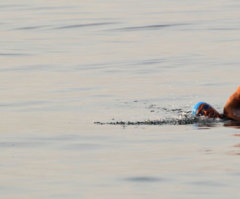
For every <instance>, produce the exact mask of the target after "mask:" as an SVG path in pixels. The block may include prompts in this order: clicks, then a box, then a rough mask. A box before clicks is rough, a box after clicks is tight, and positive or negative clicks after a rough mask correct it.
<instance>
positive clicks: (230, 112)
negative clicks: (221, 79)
mask: <svg viewBox="0 0 240 199" xmlns="http://www.w3.org/2000/svg"><path fill="white" fill-rule="evenodd" d="M223 112H224V115H225V116H226V117H227V118H231V119H234V120H237V121H240V86H239V87H238V89H237V90H236V91H235V92H234V93H233V94H232V95H231V96H230V97H229V99H228V100H227V102H226V104H225V106H224V111H223Z"/></svg>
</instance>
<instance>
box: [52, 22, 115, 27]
mask: <svg viewBox="0 0 240 199" xmlns="http://www.w3.org/2000/svg"><path fill="white" fill-rule="evenodd" d="M112 24H116V23H115V22H103V23H88V24H74V25H66V26H60V27H56V28H55V29H73V28H84V27H93V26H104V25H112Z"/></svg>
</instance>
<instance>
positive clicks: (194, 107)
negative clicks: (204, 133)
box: [192, 102, 210, 115]
mask: <svg viewBox="0 0 240 199" xmlns="http://www.w3.org/2000/svg"><path fill="white" fill-rule="evenodd" d="M202 104H206V105H208V106H209V107H210V105H209V104H207V103H206V102H198V103H197V104H195V105H194V106H193V109H192V114H193V115H197V111H198V108H199V106H200V105H202Z"/></svg>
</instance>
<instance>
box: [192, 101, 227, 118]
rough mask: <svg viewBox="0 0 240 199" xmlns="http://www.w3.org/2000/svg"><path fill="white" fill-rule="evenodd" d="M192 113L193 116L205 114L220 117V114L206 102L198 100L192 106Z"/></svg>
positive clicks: (210, 116)
mask: <svg viewBox="0 0 240 199" xmlns="http://www.w3.org/2000/svg"><path fill="white" fill-rule="evenodd" d="M192 114H193V115H195V116H207V117H209V118H222V116H221V115H220V114H219V113H218V112H217V111H216V110H215V109H214V108H213V107H212V106H211V105H209V104H208V103H206V102H198V103H197V104H195V105H194V106H193V109H192Z"/></svg>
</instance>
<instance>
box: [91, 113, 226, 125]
mask: <svg viewBox="0 0 240 199" xmlns="http://www.w3.org/2000/svg"><path fill="white" fill-rule="evenodd" d="M220 122H222V120H220V119H210V118H205V117H193V116H189V115H183V116H180V117H178V118H166V119H159V120H144V121H111V122H94V124H97V125H122V126H130V125H189V124H197V125H198V126H215V125H216V124H218V123H220Z"/></svg>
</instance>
